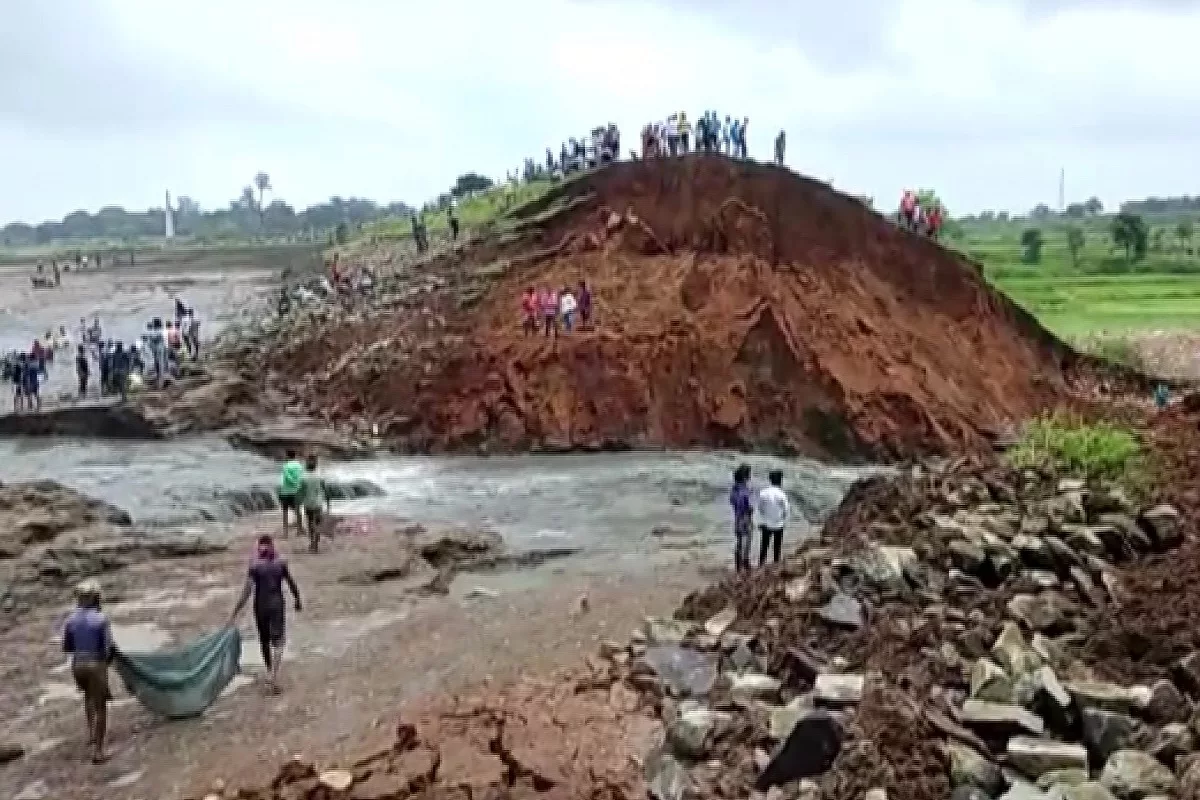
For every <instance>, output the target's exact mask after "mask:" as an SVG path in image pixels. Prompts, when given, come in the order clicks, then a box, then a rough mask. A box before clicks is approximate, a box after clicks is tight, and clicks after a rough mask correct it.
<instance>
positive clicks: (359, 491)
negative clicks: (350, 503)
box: [325, 480, 384, 500]
mask: <svg viewBox="0 0 1200 800" xmlns="http://www.w3.org/2000/svg"><path fill="white" fill-rule="evenodd" d="M325 493H326V495H327V496H328V497H329V499H330V500H357V499H359V498H362V497H381V496H382V495H383V494H384V492H383V489H381V488H380V487H379V485H378V484H375V483H372V482H371V481H368V480H357V481H347V482H346V483H340V482H338V481H328V480H327V481H325Z"/></svg>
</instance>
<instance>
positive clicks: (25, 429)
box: [0, 403, 163, 440]
mask: <svg viewBox="0 0 1200 800" xmlns="http://www.w3.org/2000/svg"><path fill="white" fill-rule="evenodd" d="M0 436H75V437H91V438H97V439H142V440H151V439H160V438H162V437H163V433H162V431H161V430H160V429H159V428H157V427H156V426H155V425H153V424H152V423H151V422H150V421H149V420H147V419H146V417H145V416H143V415H142V414H141V413H140V412H139V411H138V410H137V409H136V408H133V407H130V406H125V405H119V404H117V403H97V404H89V405H78V406H59V407H56V408H47V409H45V410H43V411H32V412H26V413H21V414H4V415H0Z"/></svg>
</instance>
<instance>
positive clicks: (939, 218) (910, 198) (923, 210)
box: [896, 190, 946, 239]
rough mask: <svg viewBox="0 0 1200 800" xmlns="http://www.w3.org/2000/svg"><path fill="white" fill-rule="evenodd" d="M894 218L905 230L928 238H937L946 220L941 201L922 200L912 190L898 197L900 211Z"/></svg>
mask: <svg viewBox="0 0 1200 800" xmlns="http://www.w3.org/2000/svg"><path fill="white" fill-rule="evenodd" d="M896 219H897V222H898V223H899V224H900V227H902V228H904V229H905V230H908V231H912V232H913V233H919V234H921V235H922V236H928V237H929V238H930V239H937V238H938V235H939V234H940V233H941V231H942V224H943V223H944V222H945V221H946V220H945V211H943V209H942V204H941V203H939V202H938V201H937V200H931V199H927V200H922V199H921V197H920V195H918V194H917V193H916V192H914V191H912V190H908V191H906V192H905V193H904V196H903V197H901V198H900V212H899V214H898V215H897V218H896Z"/></svg>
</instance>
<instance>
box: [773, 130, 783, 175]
mask: <svg viewBox="0 0 1200 800" xmlns="http://www.w3.org/2000/svg"><path fill="white" fill-rule="evenodd" d="M785 146H786V140H785V138H784V132H783V131H782V130H781V131H779V135H778V136H776V137H775V163H776V164H778V165H779V166H781V167H782V166H783V149H784V147H785Z"/></svg>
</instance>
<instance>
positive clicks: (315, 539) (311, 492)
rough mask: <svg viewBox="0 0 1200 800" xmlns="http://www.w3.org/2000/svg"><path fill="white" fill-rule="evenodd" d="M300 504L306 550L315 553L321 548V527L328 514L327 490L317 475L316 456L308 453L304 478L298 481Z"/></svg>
mask: <svg viewBox="0 0 1200 800" xmlns="http://www.w3.org/2000/svg"><path fill="white" fill-rule="evenodd" d="M300 497H301V501H300V505H301V507H303V509H304V524H305V525H306V526H307V527H308V550H309V552H310V553H316V552H317V551H319V550H320V549H321V528H322V526H323V525H324V523H325V517H326V515H328V514H329V511H330V509H329V492H328V491H327V490H326V489H325V481H324V480H322V479H321V477H320V476H319V475H317V457H316V456H313V455H310V456H309V457H308V458H306V459H305V461H304V478H303V479H302V480H301V482H300Z"/></svg>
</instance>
